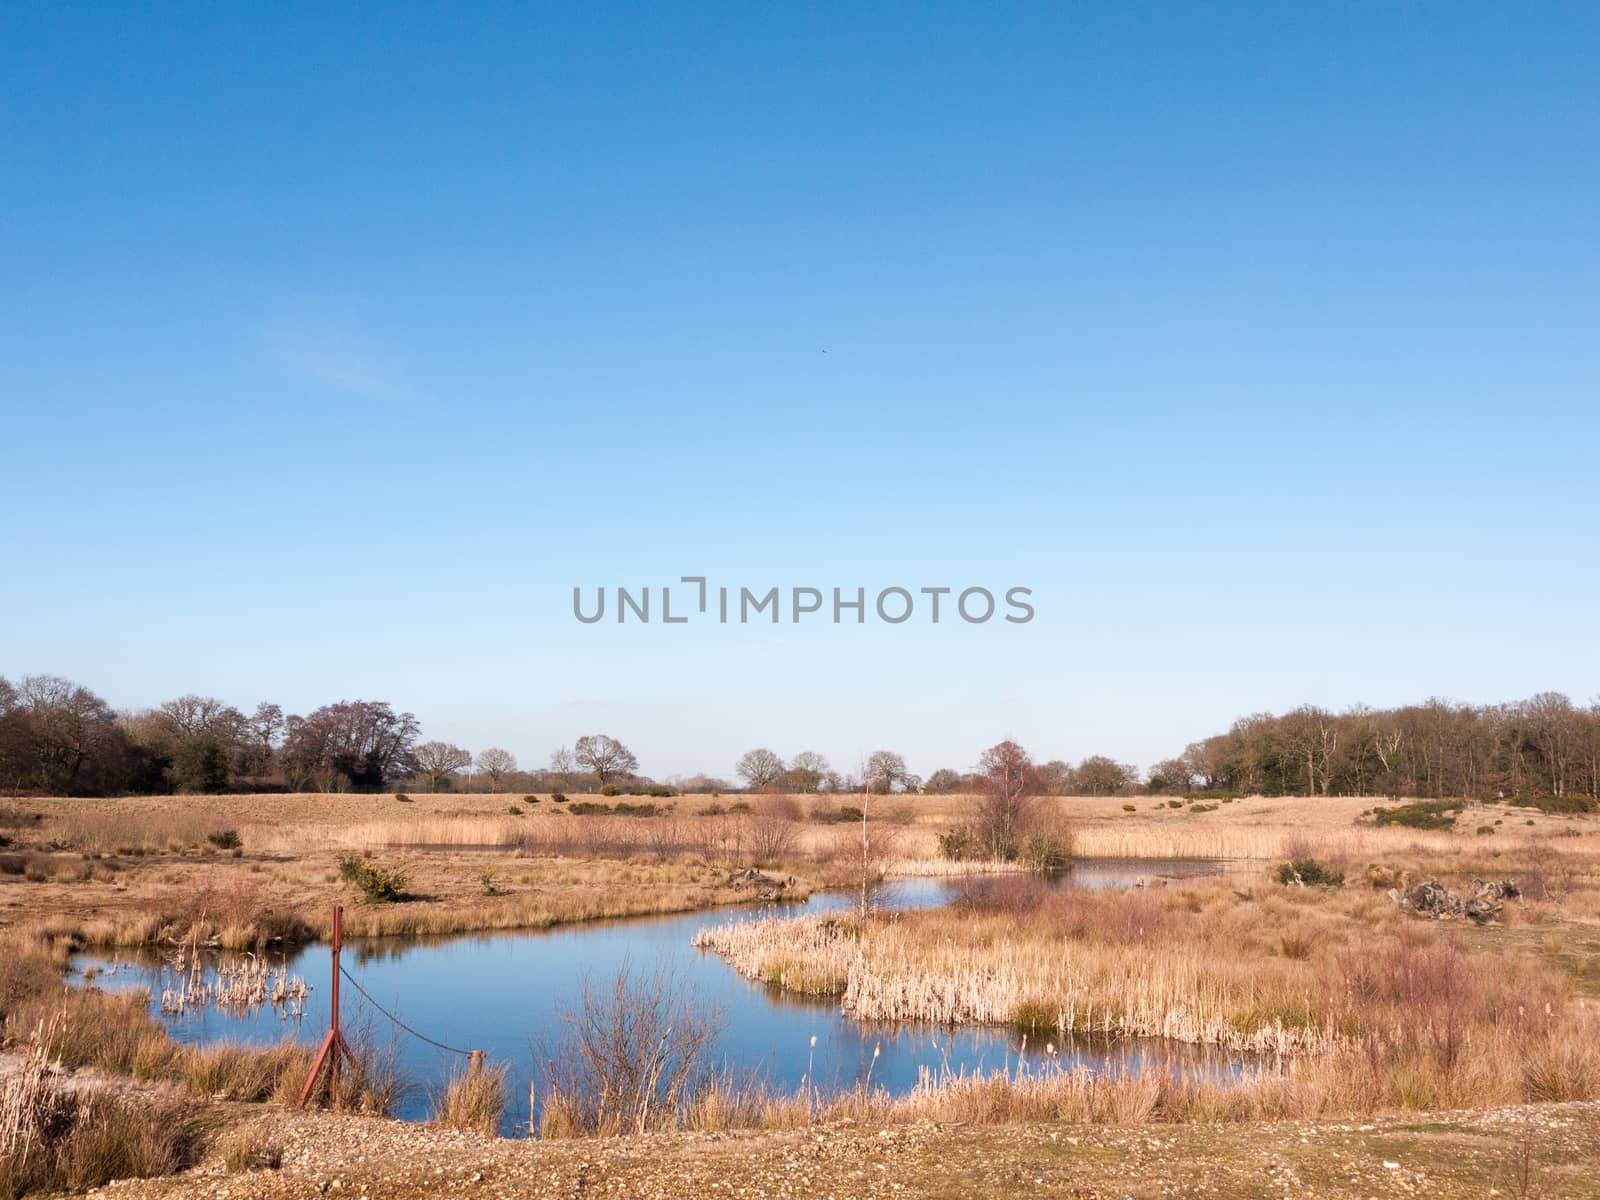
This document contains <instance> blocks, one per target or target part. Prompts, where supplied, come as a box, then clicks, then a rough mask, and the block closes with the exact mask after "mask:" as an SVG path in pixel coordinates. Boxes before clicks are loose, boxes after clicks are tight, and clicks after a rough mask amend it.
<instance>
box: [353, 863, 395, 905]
mask: <svg viewBox="0 0 1600 1200" xmlns="http://www.w3.org/2000/svg"><path fill="white" fill-rule="evenodd" d="M339 878H341V879H343V880H344V881H345V882H346V883H353V884H355V885H356V887H358V888H360V889H361V894H362V895H363V896H365V897H366V898H367V901H368V902H369V903H371V904H391V903H393V902H394V901H396V900H399V899H401V898H402V897H403V896H404V895H405V888H406V880H407V876H406V873H405V871H403V870H401V869H400V868H399V867H380V866H379V865H378V864H377V863H374V862H372V861H370V860H368V859H365V858H362V857H361V856H360V855H358V854H347V855H345V856H344V857H343V858H341V859H340V860H339Z"/></svg>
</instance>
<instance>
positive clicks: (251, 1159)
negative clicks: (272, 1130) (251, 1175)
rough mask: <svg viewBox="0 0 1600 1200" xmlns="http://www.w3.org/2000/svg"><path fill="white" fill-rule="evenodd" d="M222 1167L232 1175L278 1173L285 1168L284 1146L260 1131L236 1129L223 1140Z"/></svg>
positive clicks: (247, 1128) (245, 1128) (243, 1128)
mask: <svg viewBox="0 0 1600 1200" xmlns="http://www.w3.org/2000/svg"><path fill="white" fill-rule="evenodd" d="M221 1150H222V1165H223V1167H224V1168H225V1169H226V1170H227V1172H228V1174H230V1175H238V1174H241V1173H243V1172H245V1171H276V1170H278V1169H279V1168H280V1167H282V1166H283V1146H282V1145H281V1144H279V1142H278V1141H277V1140H276V1139H274V1138H272V1137H269V1136H268V1135H267V1134H266V1133H264V1132H263V1131H261V1130H259V1129H253V1128H250V1127H248V1126H245V1127H242V1128H238V1129H234V1130H232V1131H231V1132H229V1133H228V1134H227V1135H226V1136H224V1137H223V1139H222V1144H221Z"/></svg>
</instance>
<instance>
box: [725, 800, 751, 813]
mask: <svg viewBox="0 0 1600 1200" xmlns="http://www.w3.org/2000/svg"><path fill="white" fill-rule="evenodd" d="M728 811H729V812H731V813H747V812H750V811H751V809H750V802H749V801H748V800H736V801H734V803H732V804H730V805H728Z"/></svg>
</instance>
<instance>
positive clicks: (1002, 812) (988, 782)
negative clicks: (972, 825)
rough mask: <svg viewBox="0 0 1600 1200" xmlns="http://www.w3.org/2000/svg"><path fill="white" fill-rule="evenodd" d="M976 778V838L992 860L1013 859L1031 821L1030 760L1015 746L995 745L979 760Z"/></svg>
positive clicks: (1034, 787)
mask: <svg viewBox="0 0 1600 1200" xmlns="http://www.w3.org/2000/svg"><path fill="white" fill-rule="evenodd" d="M978 776H979V778H978V783H979V789H980V790H979V793H978V836H979V838H980V839H981V840H982V842H983V847H984V849H985V850H986V851H987V852H988V853H989V854H991V855H993V856H994V857H995V858H1006V859H1009V858H1014V857H1016V854H1017V848H1018V842H1019V841H1020V840H1021V838H1022V835H1023V834H1024V833H1025V832H1026V831H1027V829H1028V827H1029V825H1030V824H1031V823H1032V821H1033V818H1034V808H1035V797H1036V795H1037V794H1038V780H1037V777H1036V776H1035V774H1034V767H1033V760H1032V759H1030V758H1029V757H1028V752H1027V751H1026V750H1024V749H1023V748H1022V747H1021V746H1019V745H1017V743H1016V742H1013V741H1010V740H1007V741H1004V742H998V743H996V744H995V745H993V746H990V747H989V748H988V749H987V750H985V751H984V752H983V757H982V758H980V759H979V760H978Z"/></svg>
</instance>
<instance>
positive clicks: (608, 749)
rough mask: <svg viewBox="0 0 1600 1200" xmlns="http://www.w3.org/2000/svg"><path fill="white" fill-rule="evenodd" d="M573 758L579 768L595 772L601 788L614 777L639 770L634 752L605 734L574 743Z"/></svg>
mask: <svg viewBox="0 0 1600 1200" xmlns="http://www.w3.org/2000/svg"><path fill="white" fill-rule="evenodd" d="M572 757H573V759H574V760H575V761H576V762H577V764H578V765H579V766H581V767H585V768H587V769H588V770H590V771H593V772H594V776H595V779H596V780H597V781H598V782H599V784H600V786H601V787H604V786H605V785H606V783H607V781H608V780H610V779H611V777H612V776H614V775H628V774H630V773H632V772H634V771H637V770H638V769H639V760H638V759H637V758H635V757H634V756H633V751H632V750H629V749H628V748H627V747H626V746H624V745H623V744H622V743H621V742H619V741H617V739H616V738H614V737H610V736H608V735H606V734H604V733H591V734H588V735H586V736H584V737H581V738H579V739H578V740H577V741H576V742H575V743H573V747H572Z"/></svg>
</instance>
